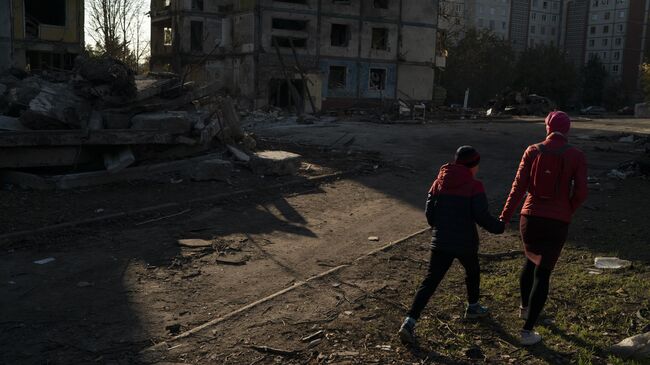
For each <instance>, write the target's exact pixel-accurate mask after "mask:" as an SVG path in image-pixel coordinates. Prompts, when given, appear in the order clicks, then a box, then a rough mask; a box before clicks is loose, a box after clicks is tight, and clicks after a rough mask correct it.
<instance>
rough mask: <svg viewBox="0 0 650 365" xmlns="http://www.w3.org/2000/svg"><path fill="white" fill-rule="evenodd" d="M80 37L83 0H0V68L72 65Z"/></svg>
mask: <svg viewBox="0 0 650 365" xmlns="http://www.w3.org/2000/svg"><path fill="white" fill-rule="evenodd" d="M83 40H84V1H83V0H2V1H0V70H2V69H6V68H9V67H17V68H21V69H31V70H38V69H44V68H54V69H66V70H69V69H72V67H73V65H74V59H75V57H76V56H77V55H78V54H80V53H81V52H82V51H83V49H84V46H83Z"/></svg>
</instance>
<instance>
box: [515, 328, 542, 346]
mask: <svg viewBox="0 0 650 365" xmlns="http://www.w3.org/2000/svg"><path fill="white" fill-rule="evenodd" d="M540 341H542V336H540V335H539V333H537V332H534V331H527V330H521V334H520V335H519V343H520V344H521V345H522V346H532V345H535V344H537V343H539V342H540Z"/></svg>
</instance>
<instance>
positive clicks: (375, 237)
mask: <svg viewBox="0 0 650 365" xmlns="http://www.w3.org/2000/svg"><path fill="white" fill-rule="evenodd" d="M368 241H373V242H377V241H379V237H377V236H370V237H368Z"/></svg>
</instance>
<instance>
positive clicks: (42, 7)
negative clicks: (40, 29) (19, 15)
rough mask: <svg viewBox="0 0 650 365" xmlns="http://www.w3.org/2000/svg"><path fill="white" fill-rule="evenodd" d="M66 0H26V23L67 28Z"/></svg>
mask: <svg viewBox="0 0 650 365" xmlns="http://www.w3.org/2000/svg"><path fill="white" fill-rule="evenodd" d="M65 3H66V1H65V0H48V1H39V0H25V20H26V23H28V24H29V23H32V24H36V26H38V24H49V25H59V26H62V27H64V26H65V8H66V6H65Z"/></svg>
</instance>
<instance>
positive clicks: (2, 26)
mask: <svg viewBox="0 0 650 365" xmlns="http://www.w3.org/2000/svg"><path fill="white" fill-rule="evenodd" d="M11 54H12V45H11V1H9V0H2V1H0V70H4V69H6V68H8V67H10V66H11Z"/></svg>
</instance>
